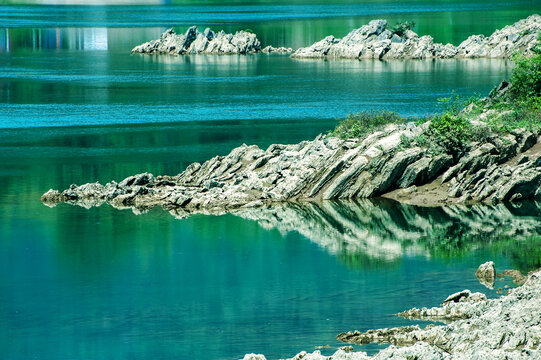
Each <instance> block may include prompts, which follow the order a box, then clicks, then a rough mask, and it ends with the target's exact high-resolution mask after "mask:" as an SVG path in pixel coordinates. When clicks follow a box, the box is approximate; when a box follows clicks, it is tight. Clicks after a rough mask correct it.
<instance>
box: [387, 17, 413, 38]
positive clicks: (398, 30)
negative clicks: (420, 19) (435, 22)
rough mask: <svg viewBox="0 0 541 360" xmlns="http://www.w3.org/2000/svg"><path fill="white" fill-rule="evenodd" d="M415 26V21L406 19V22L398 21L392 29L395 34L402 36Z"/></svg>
mask: <svg viewBox="0 0 541 360" xmlns="http://www.w3.org/2000/svg"><path fill="white" fill-rule="evenodd" d="M414 26H415V22H413V21H404V22H398V23H396V25H394V26H393V27H392V28H391V29H390V30H391V32H392V33H393V34H396V35H398V36H400V37H402V36H404V35H405V34H406V31H408V30H411V29H412V28H413V27H414Z"/></svg>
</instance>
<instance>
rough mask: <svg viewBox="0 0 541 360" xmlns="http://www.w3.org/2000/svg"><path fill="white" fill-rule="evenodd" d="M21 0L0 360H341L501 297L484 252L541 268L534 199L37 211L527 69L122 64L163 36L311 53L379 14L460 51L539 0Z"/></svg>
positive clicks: (8, 28) (9, 83) (155, 60)
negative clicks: (380, 332)
mask: <svg viewBox="0 0 541 360" xmlns="http://www.w3.org/2000/svg"><path fill="white" fill-rule="evenodd" d="M4 3H7V2H4ZM9 3H10V5H0V103H1V105H0V106H1V109H2V111H0V134H1V135H0V164H1V165H0V186H1V189H2V191H1V192H0V279H1V280H0V353H1V354H2V358H4V359H10V360H11V359H21V360H22V359H25V360H26V359H55V360H57V359H83V360H86V359H237V358H240V357H242V356H243V355H244V354H245V353H247V352H258V353H264V354H266V355H267V356H268V358H270V359H274V358H278V357H280V356H292V355H294V354H295V353H297V352H298V351H300V350H311V349H313V348H314V346H318V345H326V344H329V345H331V347H332V348H336V347H337V346H339V345H340V344H339V343H338V342H337V341H336V340H335V336H336V335H337V334H338V333H339V332H342V331H347V330H353V329H358V330H366V329H369V328H374V327H389V326H400V325H405V324H409V323H411V322H409V321H407V320H404V319H400V318H397V317H396V316H394V315H393V314H395V313H397V312H399V311H402V310H404V309H406V308H410V307H413V306H435V305H437V304H439V303H440V302H441V301H442V300H443V299H444V298H445V297H446V296H447V295H448V294H450V293H451V292H454V291H458V290H462V289H464V288H469V289H471V290H472V291H483V292H485V293H487V295H488V296H491V297H494V296H498V294H497V293H496V290H489V289H486V288H484V287H483V286H481V285H480V284H479V283H478V282H477V280H476V278H475V276H474V275H473V274H474V272H475V270H476V268H477V266H478V265H479V264H480V263H482V262H485V261H487V260H494V261H495V262H496V266H497V270H498V271H502V270H503V269H506V268H515V269H520V270H522V271H529V270H532V269H534V268H536V267H539V266H541V264H540V263H541V255H540V253H539V250H538V249H539V245H541V237H540V233H541V215H540V211H539V206H540V205H538V204H534V203H527V204H523V205H522V206H520V207H511V206H497V207H492V206H488V207H487V206H476V207H447V208H418V207H413V206H405V205H401V204H397V203H393V202H385V201H380V200H376V201H361V202H352V203H332V202H327V203H322V204H313V205H306V206H299V205H295V206H290V207H285V208H283V207H278V208H271V209H261V210H258V211H251V212H248V213H237V214H229V215H224V216H193V217H191V218H188V219H182V220H179V219H175V218H174V217H173V216H171V215H170V214H168V213H166V212H164V211H162V210H160V209H155V210H152V211H150V212H149V213H146V214H142V215H135V214H133V213H131V212H130V211H118V210H115V209H112V208H111V207H108V206H101V207H99V208H92V209H88V210H87V209H84V208H80V207H75V206H69V205H59V206H57V207H55V208H48V207H46V206H44V205H43V204H41V203H40V202H39V200H38V199H39V197H40V195H41V194H42V193H44V192H45V191H47V190H48V189H49V188H56V189H60V188H65V187H67V186H69V185H70V184H71V183H78V184H81V183H84V182H91V181H101V182H107V181H110V180H112V179H116V180H121V179H123V178H124V177H126V176H128V175H131V174H135V173H140V172H143V171H149V172H152V173H154V174H177V173H179V172H180V171H182V170H183V169H184V168H185V167H186V166H187V165H188V164H189V163H191V162H193V161H204V160H206V159H208V158H210V157H212V156H214V155H216V154H226V153H228V152H229V150H230V149H232V148H233V147H236V146H238V145H240V144H242V143H247V144H258V145H260V146H262V147H266V146H268V145H269V144H271V143H276V142H278V143H293V142H298V141H301V140H306V139H311V138H313V137H315V136H316V135H317V134H319V133H320V132H324V131H327V130H329V129H331V128H332V127H333V126H334V125H335V123H336V121H335V118H338V117H343V116H345V115H346V114H348V113H350V112H355V111H361V110H367V109H382V108H385V109H391V110H394V111H397V112H399V113H401V114H403V115H407V116H421V115H424V114H428V113H434V112H436V111H438V109H437V107H436V105H435V104H436V100H437V99H438V98H439V97H442V96H449V95H450V94H451V93H452V91H453V90H455V91H456V92H457V93H458V94H461V95H464V96H470V95H473V94H475V93H480V94H486V93H487V92H488V91H489V90H490V89H491V88H492V87H493V86H495V85H496V84H498V83H499V82H500V81H501V80H502V79H503V78H505V77H507V76H508V75H509V73H510V71H511V67H512V64H511V63H510V62H506V61H502V60H474V61H472V60H462V61H457V60H449V61H388V62H380V61H295V60H292V59H289V58H287V57H282V56H267V55H254V56H244V57H243V56H217V57H213V56H187V57H171V56H162V57H150V56H139V55H130V54H129V50H130V49H131V48H132V47H133V46H135V45H137V44H139V43H141V42H143V41H147V40H150V39H152V38H156V37H157V36H159V34H160V33H161V32H162V31H163V30H165V29H166V28H167V27H169V26H175V27H176V28H177V29H178V30H184V29H185V28H186V27H187V26H189V25H192V24H197V25H199V26H203V27H204V26H212V27H213V28H214V29H222V28H223V29H225V30H228V31H233V30H237V29H244V28H251V29H253V30H254V32H256V33H257V34H258V36H259V38H260V39H261V40H262V42H263V43H264V44H273V45H277V46H278V45H286V46H292V47H298V46H306V45H308V44H309V43H311V42H313V41H316V40H319V39H320V38H323V37H324V36H326V35H328V34H334V35H336V36H343V35H344V34H346V33H347V32H348V31H349V30H351V29H352V28H354V27H358V26H360V25H362V24H363V23H366V22H367V21H368V20H370V19H372V18H386V19H389V21H390V22H391V23H394V22H396V21H398V20H413V21H416V23H417V25H416V29H415V30H416V31H417V32H419V33H420V34H431V35H433V36H434V37H435V39H436V40H437V41H443V42H453V43H455V44H456V43H459V42H460V41H462V40H464V39H465V38H466V37H467V36H468V35H470V34H472V33H485V34H490V33H491V32H492V31H493V30H494V29H496V28H500V27H502V26H504V25H506V24H510V23H512V22H515V21H517V20H519V19H521V18H524V17H526V16H528V15H530V14H532V13H534V12H537V13H539V12H541V4H539V3H538V2H537V1H505V2H504V1H489V2H486V1H485V2H475V1H468V2H466V1H458V2H457V1H455V2H448V1H443V2H438V4H437V5H434V4H432V3H429V2H426V1H404V2H400V3H396V2H390V1H368V2H364V3H352V2H344V3H340V2H332V3H329V4H312V3H310V2H308V1H299V2H291V3H289V4H285V3H280V2H273V3H272V4H268V3H266V2H263V1H262V2H252V3H250V4H245V3H244V2H237V4H236V5H231V6H224V5H219V6H197V5H195V4H194V3H184V4H181V3H178V2H173V3H172V4H169V5H152V6H146V5H145V6H143V5H135V6H45V5H39V6H38V5H24V4H23V5H19V4H11V1H9ZM504 285H510V286H513V285H512V283H511V282H510V281H509V279H506V280H505V281H502V282H499V281H498V282H497V284H496V287H497V288H498V287H501V288H503V287H504ZM377 348H378V346H365V347H356V349H359V350H360V349H362V350H365V351H368V352H374V351H376V350H377ZM332 350H333V349H330V350H328V351H326V352H327V353H328V352H330V351H332Z"/></svg>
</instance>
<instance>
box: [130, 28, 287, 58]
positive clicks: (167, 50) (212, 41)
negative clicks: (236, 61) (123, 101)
mask: <svg viewBox="0 0 541 360" xmlns="http://www.w3.org/2000/svg"><path fill="white" fill-rule="evenodd" d="M131 52H132V53H141V54H171V55H183V54H216V55H233V54H251V53H257V52H265V53H278V54H290V53H292V52H293V49H289V48H284V47H280V48H274V47H272V46H267V47H265V48H264V49H261V43H260V41H259V40H258V39H257V36H256V35H255V34H254V33H252V32H248V31H242V30H241V31H237V32H236V33H235V34H227V33H225V32H224V31H223V30H222V31H220V32H214V31H212V30H211V29H209V28H206V29H205V31H203V32H199V31H198V30H197V27H196V26H192V27H190V28H189V29H188V30H187V31H186V33H184V34H177V33H175V31H174V30H173V29H169V30H166V31H165V32H164V33H163V34H162V35H161V36H160V38H159V39H157V40H152V41H149V42H146V43H144V44H141V45H139V46H136V47H134V48H133V49H132V51H131Z"/></svg>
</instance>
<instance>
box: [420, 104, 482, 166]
mask: <svg viewBox="0 0 541 360" xmlns="http://www.w3.org/2000/svg"><path fill="white" fill-rule="evenodd" d="M471 130H472V126H471V124H470V122H469V120H468V119H466V118H464V117H461V116H455V115H451V114H443V115H439V116H435V117H434V118H433V119H432V121H431V122H430V126H429V127H428V130H427V134H428V136H429V137H430V140H431V141H430V142H431V143H432V144H435V146H437V147H440V148H441V149H442V150H443V151H444V152H445V153H447V154H450V155H452V156H453V157H455V158H456V157H457V156H459V155H461V154H462V153H463V152H464V151H465V149H466V145H467V143H468V142H469V140H470V136H471Z"/></svg>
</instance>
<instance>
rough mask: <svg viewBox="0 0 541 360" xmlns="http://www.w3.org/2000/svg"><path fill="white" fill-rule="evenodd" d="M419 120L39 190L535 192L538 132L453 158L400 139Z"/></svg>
mask: <svg viewBox="0 0 541 360" xmlns="http://www.w3.org/2000/svg"><path fill="white" fill-rule="evenodd" d="M427 127H428V123H425V124H422V125H419V126H416V125H415V124H413V123H408V124H399V125H389V126H387V127H386V128H385V129H383V130H381V131H377V132H375V133H373V134H370V135H369V136H367V137H366V138H365V139H349V140H340V139H338V138H333V137H325V136H318V137H317V138H316V139H315V140H313V141H303V142H301V143H298V144H293V145H279V144H274V145H271V146H270V147H269V148H268V149H267V150H262V149H260V148H259V147H257V146H247V145H242V146H240V147H238V148H236V149H234V150H233V151H231V153H229V154H228V155H227V156H216V157H214V158H212V159H210V160H208V161H206V162H205V163H203V164H199V163H193V164H191V165H190V166H188V167H187V169H186V170H185V171H184V172H182V173H181V174H179V175H176V176H157V177H154V176H153V175H152V174H148V173H143V174H139V175H136V176H131V177H128V178H126V179H124V180H123V181H121V182H120V183H117V182H115V181H112V182H110V183H108V184H106V185H101V184H99V183H90V184H85V185H82V186H76V185H72V186H70V188H69V189H66V190H64V191H63V192H61V193H60V192H58V191H56V190H50V191H48V192H47V193H46V194H44V195H43V196H42V201H44V202H45V203H49V204H55V203H58V202H69V203H75V204H79V205H83V206H93V205H100V204H101V203H103V202H108V203H110V204H111V205H113V206H116V207H124V208H129V207H131V208H135V209H139V210H141V209H143V210H144V209H149V208H151V207H154V206H162V207H163V208H164V209H167V210H171V209H176V211H177V213H178V214H179V216H187V215H189V214H191V213H194V212H202V213H220V212H222V213H223V212H227V211H231V210H233V209H238V208H240V207H257V206H262V205H263V204H266V203H272V202H283V201H303V200H318V199H356V198H370V197H377V196H381V195H385V194H387V193H389V192H392V191H394V190H396V189H405V190H402V192H400V193H399V194H398V196H409V197H412V196H415V195H416V194H419V193H422V187H419V188H418V189H417V187H416V186H420V185H423V184H428V183H430V184H436V185H437V190H438V193H437V194H434V195H431V196H430V197H429V199H431V200H432V201H433V202H434V203H437V202H439V203H448V202H473V201H485V202H493V203H497V202H501V201H521V200H524V199H531V198H539V197H541V190H540V184H541V159H540V155H541V154H540V152H539V151H533V152H526V150H528V149H530V148H531V147H532V146H533V145H534V144H536V143H537V141H538V135H539V134H537V133H532V132H530V131H527V130H522V131H515V132H514V133H513V134H508V135H507V136H506V138H505V139H501V137H500V136H497V135H494V136H492V137H489V138H488V139H487V140H486V142H485V143H483V144H479V143H472V144H470V150H469V151H467V152H466V153H465V154H464V155H463V156H461V157H458V158H455V157H453V156H452V155H450V154H438V155H435V154H433V153H430V152H429V151H428V150H427V149H425V148H421V147H410V148H403V147H401V143H402V141H403V140H404V139H411V138H414V137H415V136H418V135H420V134H422V133H423V132H424V131H426V128H427ZM537 148H538V146H537V145H536V146H535V147H534V148H533V149H534V150H535V149H537ZM537 150H539V149H537ZM523 152H525V153H524V155H523V156H522V157H520V158H519V159H518V160H517V157H516V155H517V154H520V153H523ZM442 173H443V175H442V176H441V177H439V178H438V176H440V174H442ZM435 180H436V181H435ZM438 197H439V198H438ZM425 200H426V199H425Z"/></svg>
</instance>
